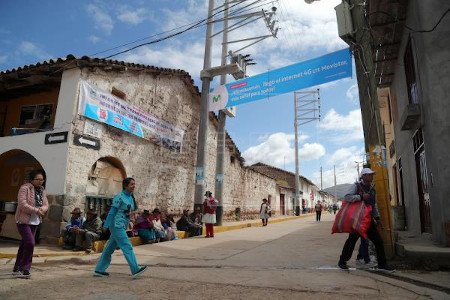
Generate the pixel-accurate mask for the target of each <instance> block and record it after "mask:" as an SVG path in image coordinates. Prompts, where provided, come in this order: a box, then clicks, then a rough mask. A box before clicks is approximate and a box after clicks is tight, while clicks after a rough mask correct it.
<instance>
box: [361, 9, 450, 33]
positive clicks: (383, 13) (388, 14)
mask: <svg viewBox="0 0 450 300" xmlns="http://www.w3.org/2000/svg"><path fill="white" fill-rule="evenodd" d="M449 11H450V8H448V9H447V10H446V11H445V12H444V13H443V14H442V16H441V17H440V18H439V20H438V21H437V22H436V24H435V25H434V26H433V27H432V28H430V29H413V28H411V27H410V26H408V25H406V24H402V25H403V26H404V27H405V28H407V29H409V30H410V31H412V32H418V33H426V32H432V31H434V30H435V29H436V28H437V27H438V25H439V24H440V23H441V21H442V19H444V17H445V16H446V15H447V14H448V12H449ZM373 14H382V15H386V16H389V17H391V18H392V19H394V21H395V22H400V21H399V20H398V18H397V17H396V16H393V15H391V14H390V13H388V12H385V11H374V12H371V13H369V14H368V16H371V15H373Z"/></svg>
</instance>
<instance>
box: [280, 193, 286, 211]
mask: <svg viewBox="0 0 450 300" xmlns="http://www.w3.org/2000/svg"><path fill="white" fill-rule="evenodd" d="M280 214H282V215H285V214H286V207H285V203H284V194H280Z"/></svg>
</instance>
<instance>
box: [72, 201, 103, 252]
mask: <svg viewBox="0 0 450 300" xmlns="http://www.w3.org/2000/svg"><path fill="white" fill-rule="evenodd" d="M101 233H102V220H101V219H100V218H99V217H98V215H97V212H96V211H95V210H93V209H89V210H88V211H87V212H86V221H85V222H84V223H83V225H81V227H79V228H77V229H75V234H76V238H75V248H73V251H80V250H83V249H84V250H85V251H86V253H88V254H89V253H91V252H92V245H93V242H94V241H96V240H98V239H100V235H101ZM83 241H85V244H86V247H85V248H83Z"/></svg>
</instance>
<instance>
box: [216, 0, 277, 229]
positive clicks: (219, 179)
mask: <svg viewBox="0 0 450 300" xmlns="http://www.w3.org/2000/svg"><path fill="white" fill-rule="evenodd" d="M233 2H239V1H231V3H233ZM241 2H243V1H241ZM229 3H230V0H225V1H224V4H223V11H224V14H223V29H222V30H221V31H219V32H216V33H214V34H213V35H211V37H214V36H216V35H218V34H220V33H222V58H221V66H222V67H223V66H225V65H226V64H227V56H230V57H231V61H232V63H237V64H238V65H239V66H240V67H241V70H240V71H239V72H234V73H232V75H233V77H234V78H235V79H241V78H245V77H246V76H247V75H246V67H247V66H248V65H254V64H255V63H253V62H251V61H252V59H250V58H249V55H241V54H237V52H239V51H241V50H243V49H245V48H247V47H249V46H251V45H253V44H255V43H258V42H260V41H262V40H264V39H266V38H268V37H276V35H277V32H278V28H275V23H276V21H272V17H273V15H275V11H276V8H275V7H272V11H271V12H267V11H265V10H261V11H257V12H253V13H248V14H243V15H233V16H230V15H229ZM261 18H262V19H264V21H265V23H266V26H267V27H268V29H269V31H270V33H271V34H269V35H264V36H257V37H251V38H246V39H239V40H234V41H228V32H230V31H232V30H235V29H238V28H240V27H242V26H245V25H247V24H249V23H252V22H255V21H256V20H258V19H261ZM229 20H239V21H237V22H236V23H234V24H232V25H231V26H228V21H229ZM210 22H216V21H212V20H210ZM245 41H251V43H250V44H249V45H246V46H244V47H242V48H240V49H239V50H236V51H234V52H232V51H228V45H229V44H231V43H239V42H245ZM228 74H230V73H228ZM226 76H227V74H222V75H221V77H220V84H221V85H223V84H226V82H227V77H226ZM227 115H229V116H234V111H233V110H231V111H229V110H221V111H219V115H218V125H217V157H216V176H215V188H214V191H215V193H214V194H215V198H216V199H217V200H218V202H219V204H218V207H217V210H216V225H218V226H220V225H222V219H223V200H224V180H225V174H224V171H225V170H224V161H225V152H226V148H225V144H226V143H225V142H226V131H225V125H226V119H227Z"/></svg>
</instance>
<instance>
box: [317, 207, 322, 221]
mask: <svg viewBox="0 0 450 300" xmlns="http://www.w3.org/2000/svg"><path fill="white" fill-rule="evenodd" d="M321 216H322V212H321V211H317V210H316V221H320V217H321Z"/></svg>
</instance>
